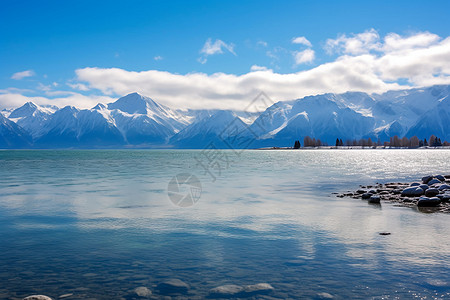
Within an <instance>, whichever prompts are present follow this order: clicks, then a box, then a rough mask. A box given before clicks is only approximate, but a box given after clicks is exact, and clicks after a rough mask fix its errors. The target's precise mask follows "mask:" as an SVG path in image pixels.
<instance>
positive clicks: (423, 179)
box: [422, 175, 434, 184]
mask: <svg viewBox="0 0 450 300" xmlns="http://www.w3.org/2000/svg"><path fill="white" fill-rule="evenodd" d="M433 178H434V177H433V175H428V176H425V177H422V182H423V183H425V184H428V182H429V181H430V180H431V179H433Z"/></svg>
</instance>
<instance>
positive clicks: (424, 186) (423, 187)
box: [419, 184, 429, 191]
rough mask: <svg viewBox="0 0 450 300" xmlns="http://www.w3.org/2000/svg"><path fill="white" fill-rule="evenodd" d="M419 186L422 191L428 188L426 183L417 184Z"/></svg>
mask: <svg viewBox="0 0 450 300" xmlns="http://www.w3.org/2000/svg"><path fill="white" fill-rule="evenodd" d="M419 187H421V188H422V190H424V191H426V190H428V188H429V186H428V184H421V185H419Z"/></svg>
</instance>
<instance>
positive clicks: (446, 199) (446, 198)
mask: <svg viewBox="0 0 450 300" xmlns="http://www.w3.org/2000/svg"><path fill="white" fill-rule="evenodd" d="M440 199H441V201H442V202H450V194H443V195H442V198H440Z"/></svg>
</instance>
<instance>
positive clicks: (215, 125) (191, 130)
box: [169, 110, 255, 149]
mask: <svg viewBox="0 0 450 300" xmlns="http://www.w3.org/2000/svg"><path fill="white" fill-rule="evenodd" d="M248 129H249V126H248V125H247V124H245V122H243V121H242V119H241V118H240V117H239V116H238V115H237V114H236V113H234V112H232V111H230V110H219V111H217V112H215V113H213V114H212V115H210V116H203V118H199V119H198V120H196V121H194V122H193V123H192V124H190V125H189V126H187V127H186V128H184V129H183V130H182V131H180V132H178V133H177V134H175V135H174V136H173V137H172V138H171V139H170V142H169V143H170V144H171V145H173V146H175V147H178V148H192V149H195V148H205V147H208V146H213V147H216V148H232V147H233V138H234V137H241V136H244V134H245V133H247V130H248ZM254 138H255V137H254V136H253V139H254ZM233 148H234V147H233Z"/></svg>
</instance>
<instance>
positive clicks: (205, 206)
mask: <svg viewBox="0 0 450 300" xmlns="http://www.w3.org/2000/svg"><path fill="white" fill-rule="evenodd" d="M196 153H197V154H198V152H196V151H175V150H174V151H135V150H124V151H119V150H117V151H116V150H115V151H112V150H111V151H91V150H86V151H75V150H74V151H0V164H1V167H0V239H1V241H2V243H0V251H1V253H2V260H1V261H0V298H2V299H3V298H5V299H14V298H15V297H16V298H21V297H23V296H26V295H29V294H35V293H43V294H47V295H50V296H52V297H55V298H57V297H58V296H59V295H63V294H68V293H71V294H73V295H72V296H71V298H68V299H86V298H96V299H120V298H127V297H129V295H130V293H131V291H132V290H133V289H134V288H136V287H138V286H147V287H149V288H150V289H151V290H152V291H153V293H154V297H155V298H158V297H160V296H161V295H160V294H158V291H157V290H155V287H156V285H157V284H158V283H160V282H161V281H164V280H165V279H169V278H179V279H181V280H183V281H185V282H186V283H188V284H189V285H190V290H189V293H188V294H187V295H185V296H184V297H186V298H189V299H192V298H196V297H197V298H204V297H205V296H207V295H208V291H209V289H211V288H214V287H216V286H220V285H224V284H238V285H248V284H255V283H259V282H267V283H270V284H271V285H272V286H273V287H274V288H275V291H274V292H273V293H271V294H270V296H271V297H273V298H278V299H285V298H293V299H298V298H310V299H316V298H320V297H325V296H329V295H325V296H324V294H321V293H328V294H330V295H332V296H334V298H335V299H347V298H349V297H350V298H361V299H367V298H375V299H384V298H386V299H395V298H400V299H403V298H413V297H417V298H424V299H425V298H426V299H430V298H431V299H444V298H448V297H450V291H449V290H450V278H449V275H448V274H450V267H449V264H448V261H450V236H449V235H448V228H449V227H450V219H449V216H448V215H444V214H424V213H420V212H418V211H417V210H413V209H410V208H404V207H396V206H393V205H390V204H385V203H383V204H382V205H381V206H372V205H368V204H367V202H366V201H360V200H355V199H348V198H335V197H333V196H331V193H332V192H335V191H338V192H342V191H346V190H354V189H355V188H357V187H358V185H359V184H373V183H374V182H388V181H407V180H414V179H417V178H418V177H421V176H422V175H425V174H429V173H434V174H436V173H450V159H449V158H450V152H449V151H445V150H442V151H441V150H406V151H405V150H361V151H358V150H351V151H346V150H343V151H340V150H330V151H327V150H323V151H322V150H320V151H308V150H301V151H245V152H243V153H242V155H241V156H240V157H234V161H233V163H232V165H231V166H230V167H229V168H228V169H225V170H222V172H221V175H220V176H218V178H217V180H216V181H215V182H212V180H211V177H209V176H208V174H204V172H203V169H201V168H199V167H198V166H196V160H195V158H194V157H195V156H196V155H197V154H196ZM186 172H188V173H192V174H195V175H196V176H197V177H198V178H199V179H200V180H201V182H202V187H203V192H202V195H201V198H200V200H199V202H198V203H197V204H196V205H194V206H193V207H190V208H179V207H176V206H174V205H173V204H172V203H171V202H170V201H169V199H168V196H167V190H166V189H167V185H168V182H169V181H170V180H171V178H172V177H173V176H175V175H176V174H179V173H186ZM384 231H388V232H391V233H392V234H391V235H389V236H381V235H379V234H378V233H379V232H384Z"/></svg>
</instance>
